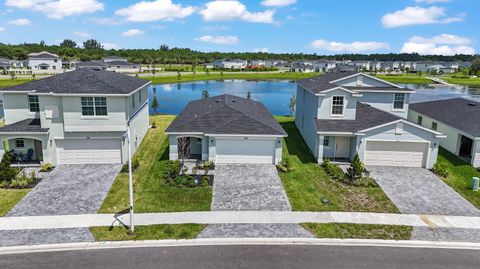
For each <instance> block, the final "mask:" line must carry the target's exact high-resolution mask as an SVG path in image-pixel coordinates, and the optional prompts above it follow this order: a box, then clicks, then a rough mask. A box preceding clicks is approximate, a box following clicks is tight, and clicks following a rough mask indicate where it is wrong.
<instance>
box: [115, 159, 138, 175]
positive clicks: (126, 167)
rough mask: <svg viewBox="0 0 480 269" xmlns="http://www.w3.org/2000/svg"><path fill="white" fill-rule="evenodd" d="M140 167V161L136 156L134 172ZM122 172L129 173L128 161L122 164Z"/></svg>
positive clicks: (133, 161)
mask: <svg viewBox="0 0 480 269" xmlns="http://www.w3.org/2000/svg"><path fill="white" fill-rule="evenodd" d="M139 167H140V161H139V160H138V159H137V158H135V157H134V158H133V159H132V172H135V171H137V169H138V168H139ZM120 173H128V162H127V163H126V164H124V165H123V166H122V170H120Z"/></svg>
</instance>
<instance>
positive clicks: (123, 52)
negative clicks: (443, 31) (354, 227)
mask: <svg viewBox="0 0 480 269" xmlns="http://www.w3.org/2000/svg"><path fill="white" fill-rule="evenodd" d="M44 50H45V51H49V52H51V53H55V54H58V55H59V56H61V57H62V58H64V59H75V60H82V61H89V60H100V59H102V58H104V57H106V56H112V55H116V56H122V57H126V58H128V60H129V61H130V62H133V63H143V64H202V63H208V62H212V61H215V60H220V59H244V60H285V61H295V60H320V59H326V60H352V61H355V60H370V61H373V60H377V61H463V62H465V61H473V59H475V58H476V57H479V55H464V54H459V55H454V56H444V55H419V54H417V53H398V54H396V53H389V54H337V55H320V54H316V53H313V54H307V53H268V52H201V51H196V50H192V49H189V48H177V47H173V48H170V47H169V46H168V45H165V44H163V45H160V46H159V47H158V48H156V49H117V50H115V49H105V48H104V46H103V45H102V44H101V43H100V42H99V41H97V40H95V39H89V40H86V41H85V42H83V43H82V44H77V43H76V42H75V41H73V40H70V39H65V40H64V41H62V42H61V43H60V45H47V44H46V43H45V42H44V41H41V42H39V43H22V44H15V45H12V44H3V43H0V57H4V58H8V59H17V60H24V59H27V56H28V54H29V53H32V52H40V51H44Z"/></svg>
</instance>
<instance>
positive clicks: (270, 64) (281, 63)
mask: <svg viewBox="0 0 480 269" xmlns="http://www.w3.org/2000/svg"><path fill="white" fill-rule="evenodd" d="M286 63H287V61H283V60H266V61H265V66H266V67H285V64H286Z"/></svg>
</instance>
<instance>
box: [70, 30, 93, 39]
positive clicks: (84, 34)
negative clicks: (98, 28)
mask: <svg viewBox="0 0 480 269" xmlns="http://www.w3.org/2000/svg"><path fill="white" fill-rule="evenodd" d="M73 34H74V35H76V36H79V37H84V38H89V37H91V35H90V34H89V33H87V32H82V31H74V32H73Z"/></svg>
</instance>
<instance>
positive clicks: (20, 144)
mask: <svg viewBox="0 0 480 269" xmlns="http://www.w3.org/2000/svg"><path fill="white" fill-rule="evenodd" d="M15 147H16V148H24V147H25V140H23V138H17V139H15Z"/></svg>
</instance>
